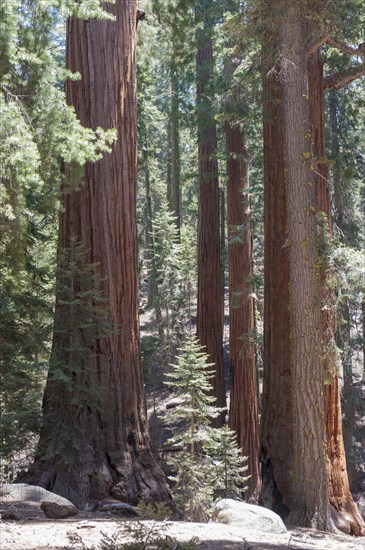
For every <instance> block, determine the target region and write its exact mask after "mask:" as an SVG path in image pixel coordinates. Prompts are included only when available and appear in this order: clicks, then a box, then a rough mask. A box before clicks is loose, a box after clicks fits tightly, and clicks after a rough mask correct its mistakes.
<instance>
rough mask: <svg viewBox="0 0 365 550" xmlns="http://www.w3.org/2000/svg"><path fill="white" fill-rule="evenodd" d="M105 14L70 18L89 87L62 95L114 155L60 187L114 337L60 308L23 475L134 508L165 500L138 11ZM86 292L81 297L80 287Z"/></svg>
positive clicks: (74, 58)
mask: <svg viewBox="0 0 365 550" xmlns="http://www.w3.org/2000/svg"><path fill="white" fill-rule="evenodd" d="M105 9H107V10H108V11H111V12H112V13H114V14H115V15H116V22H111V21H105V20H104V21H96V20H90V21H82V20H79V19H71V20H70V21H69V22H68V30H67V67H68V68H69V69H70V70H72V71H73V72H76V71H78V72H80V73H81V75H82V80H80V81H68V83H67V98H68V101H69V103H71V104H73V105H75V108H76V112H77V115H78V117H79V118H80V120H81V123H82V124H83V125H84V126H89V127H92V128H94V129H96V128H97V127H98V126H101V127H103V128H116V129H117V132H118V140H117V141H116V142H115V144H114V145H113V148H112V152H111V153H110V154H105V155H104V157H103V158H102V159H101V160H100V161H98V162H96V163H94V164H88V165H87V166H86V168H85V171H84V177H83V180H84V181H83V185H82V186H81V188H80V189H79V190H75V189H72V188H69V189H67V188H66V186H65V188H64V192H63V195H62V203H63V212H62V214H61V217H60V229H59V249H60V251H62V250H68V249H70V242H72V241H73V240H75V239H76V240H77V241H78V242H80V243H81V244H82V246H83V250H84V251H85V261H86V263H87V264H90V265H92V267H91V268H90V269H91V270H92V271H94V272H95V276H96V279H97V280H98V281H99V285H100V290H101V293H102V296H103V297H104V299H105V300H106V304H107V308H108V316H109V321H110V323H111V324H112V325H113V326H114V327H115V326H116V327H118V330H117V331H113V332H112V333H110V334H108V335H107V336H104V337H100V336H99V335H98V334H97V333H95V334H94V336H93V337H92V338H89V339H88V338H86V337H85V329H83V328H82V324H83V319H82V318H81V319H77V318H76V317H75V315H76V313H75V311H76V308H74V305H73V304H71V305H68V304H67V303H62V302H61V301H60V300H58V302H57V305H56V322H55V335H54V341H53V351H52V357H53V361H52V363H51V368H50V372H49V377H48V382H47V387H46V391H45V396H44V404H43V407H44V423H43V428H42V431H41V437H40V444H39V448H38V452H37V456H36V459H35V463H34V465H33V466H32V468H31V470H30V472H29V474H28V476H27V481H28V482H30V483H36V484H39V485H41V486H43V487H45V488H47V489H50V490H53V491H55V492H56V493H58V494H60V495H63V496H65V497H67V498H69V499H70V500H71V501H73V502H74V503H75V504H77V505H79V506H80V505H83V504H84V503H85V501H87V500H90V499H99V498H103V497H106V496H107V495H112V496H114V497H115V498H118V499H121V500H124V501H128V502H137V501H138V500H140V499H143V500H153V501H155V500H161V499H169V492H168V489H167V485H166V482H165V479H164V476H163V474H162V472H161V470H160V469H159V468H158V467H157V465H156V463H155V460H154V458H153V456H152V453H151V449H150V441H149V436H148V431H147V417H146V405H145V396H144V388H143V378H142V365H141V359H140V342H139V313H138V307H139V299H138V277H137V231H136V185H137V173H136V169H137V157H136V144H137V139H136V137H137V136H136V128H137V101H136V63H135V49H136V15H137V3H136V2H135V1H134V0H131V1H130V2H127V3H125V2H119V1H118V2H116V4H115V5H111V4H106V5H105ZM79 289H80V290H81V291H82V290H83V286H82V281H80V284H79ZM74 290H76V289H74ZM85 290H87V289H85ZM86 299H87V298H86ZM90 300H91V301H92V300H93V298H92V297H91V298H90ZM81 311H82V310H81ZM66 321H67V322H68V325H69V326H70V327H71V331H67V330H66V327H67V325H66ZM85 321H87V319H85ZM77 323H78V325H77ZM76 325H77V326H78V327H79V328H78V329H77V333H78V337H79V340H80V342H82V343H83V345H84V346H85V355H84V357H85V359H83V356H82V355H81V356H80V360H79V361H78V362H77V363H75V362H73V359H72V354H74V353H75V350H74V349H73V341H72V339H73V337H74V335H75V330H74V329H73V328H72V327H75V326H76ZM70 365H74V368H73V370H72V372H70V368H69V367H70ZM80 388H83V393H80ZM94 394H97V396H96V397H95V398H93V395H94ZM85 396H87V399H86V397H85Z"/></svg>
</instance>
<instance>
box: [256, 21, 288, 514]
mask: <svg viewBox="0 0 365 550" xmlns="http://www.w3.org/2000/svg"><path fill="white" fill-rule="evenodd" d="M269 32H270V33H271V29H270V31H269ZM263 58H264V59H263V61H264V67H265V76H264V82H263V126H264V237H265V238H264V242H265V248H264V279H265V281H264V308H265V309H264V378H263V396H262V415H261V453H262V455H261V460H262V491H261V495H260V500H261V502H262V504H264V505H265V506H267V507H268V508H271V509H272V510H274V511H275V512H277V513H279V514H280V515H281V516H283V517H285V516H286V515H287V513H288V508H287V507H286V505H285V501H286V494H287V493H288V492H289V487H290V482H291V480H290V477H289V476H288V475H287V471H288V470H287V465H289V464H291V462H292V452H293V450H292V446H291V445H290V443H289V444H288V442H291V441H292V421H291V415H292V410H291V407H290V400H289V396H290V391H291V389H290V388H291V357H290V342H289V307H288V306H289V258H288V235H287V213H286V187H285V164H284V134H283V124H282V119H283V113H282V83H281V81H280V79H279V76H278V74H277V71H276V70H275V61H276V57H275V49H274V48H271V49H270V50H269V49H266V48H265V49H264V51H263Z"/></svg>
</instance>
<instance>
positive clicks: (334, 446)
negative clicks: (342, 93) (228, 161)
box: [308, 50, 365, 535]
mask: <svg viewBox="0 0 365 550" xmlns="http://www.w3.org/2000/svg"><path fill="white" fill-rule="evenodd" d="M308 77H309V100H310V112H311V126H312V146H313V152H314V155H315V166H316V170H315V188H316V209H317V212H319V213H322V214H324V216H325V218H324V219H325V220H327V222H326V225H325V226H324V227H322V231H325V232H326V233H327V237H328V239H330V238H331V220H330V200H329V186H328V162H326V146H325V118H324V86H323V62H322V60H321V55H320V51H319V50H317V51H316V52H314V53H313V54H312V55H311V56H310V58H309V60H308ZM338 184H339V180H338V178H337V175H336V178H335V196H336V195H337V194H338V193H339V190H338ZM336 187H337V189H336ZM340 205H341V203H340V204H338V205H336V206H337V207H339V211H340V212H341V206H340ZM323 237H324V235H322V236H321V239H322V240H323ZM320 253H321V252H320ZM322 253H323V251H322ZM327 275H328V273H327V270H326V271H325V272H322V273H321V283H322V303H323V304H325V305H326V307H324V308H322V339H323V346H324V368H325V373H326V382H327V384H326V386H325V401H326V440H327V455H328V461H329V497H330V503H331V515H332V519H333V521H334V523H335V525H336V526H337V527H338V528H339V529H340V530H342V531H345V532H349V533H353V534H355V535H359V534H361V532H363V531H364V532H365V524H364V521H363V520H362V518H361V516H360V514H359V512H358V509H357V506H356V504H355V503H354V501H353V498H352V495H351V492H350V488H349V481H348V474H347V466H346V455H345V447H344V441H343V435H342V412H341V400H340V392H339V387H338V374H337V369H336V362H337V360H336V354H335V351H334V349H335V342H336V315H335V304H334V302H335V299H334V296H333V293H332V292H330V291H329V290H328V289H327V287H326V277H327ZM345 368H346V365H345ZM347 368H348V365H347ZM350 368H351V367H350ZM348 412H349V413H350V415H351V414H352V413H351V411H350V410H349V411H348ZM349 427H350V423H349Z"/></svg>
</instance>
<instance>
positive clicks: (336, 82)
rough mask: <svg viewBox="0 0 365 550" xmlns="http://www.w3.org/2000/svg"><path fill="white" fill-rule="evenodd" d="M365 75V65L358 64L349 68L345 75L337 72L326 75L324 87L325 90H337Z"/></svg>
mask: <svg viewBox="0 0 365 550" xmlns="http://www.w3.org/2000/svg"><path fill="white" fill-rule="evenodd" d="M364 74H365V63H358V64H356V65H353V66H352V67H349V69H347V70H346V71H344V72H343V73H339V72H338V71H335V72H334V73H331V74H328V75H325V77H324V79H323V87H324V89H325V90H327V89H331V88H335V89H336V90H338V89H340V88H343V87H344V86H346V85H347V84H349V83H350V82H353V81H354V80H356V79H357V78H360V77H361V76H363V75H364Z"/></svg>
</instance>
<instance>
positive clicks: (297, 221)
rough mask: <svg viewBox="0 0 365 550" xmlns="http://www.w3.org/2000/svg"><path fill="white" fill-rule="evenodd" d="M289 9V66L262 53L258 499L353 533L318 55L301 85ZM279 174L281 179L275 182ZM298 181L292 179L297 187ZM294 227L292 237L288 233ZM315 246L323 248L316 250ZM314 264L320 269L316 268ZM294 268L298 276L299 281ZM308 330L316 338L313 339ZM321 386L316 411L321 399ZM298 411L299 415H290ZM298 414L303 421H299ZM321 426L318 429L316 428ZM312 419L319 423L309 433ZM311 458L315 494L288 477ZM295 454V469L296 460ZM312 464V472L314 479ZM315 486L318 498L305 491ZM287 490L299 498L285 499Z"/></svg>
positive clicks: (285, 37) (297, 21)
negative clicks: (328, 250) (328, 243)
mask: <svg viewBox="0 0 365 550" xmlns="http://www.w3.org/2000/svg"><path fill="white" fill-rule="evenodd" d="M298 6H299V4H298ZM290 10H291V13H290V17H287V14H286V16H285V18H284V20H282V21H281V25H282V28H281V38H282V53H283V57H282V59H283V61H284V62H285V60H287V59H288V60H289V63H287V65H285V66H284V71H283V70H281V72H280V76H281V77H282V78H281V81H280V80H279V78H278V75H279V73H278V66H277V65H275V64H274V58H275V55H273V56H272V57H270V56H268V58H267V60H266V66H267V68H268V69H269V71H268V74H267V77H266V80H265V85H264V115H265V119H264V142H265V147H264V152H265V325H264V342H265V372H264V398H263V414H262V453H263V456H262V458H263V491H262V500H263V502H264V503H266V504H267V505H269V506H270V507H272V508H274V509H276V511H278V512H279V513H281V514H282V515H283V516H285V515H286V514H287V513H288V511H290V516H289V521H290V520H294V521H296V522H300V523H306V522H307V523H311V524H314V525H317V526H322V528H323V527H327V528H330V526H331V522H330V521H329V520H328V513H327V507H328V502H327V501H329V502H330V503H331V508H330V511H331V515H332V519H333V521H334V524H335V525H337V526H338V527H340V528H341V529H343V530H345V531H348V532H350V531H351V532H353V533H355V534H360V533H361V529H362V526H361V518H360V519H359V515H358V512H357V510H356V506H355V505H354V503H353V501H352V497H351V494H350V492H349V490H348V481H347V473H346V462H345V456H344V452H343V442H342V426H341V420H342V418H341V407H340V401H339V392H338V380H337V376H336V374H335V369H334V357H333V354H332V353H331V352H330V350H331V345H330V344H331V339H333V336H334V331H335V327H334V322H333V319H334V317H333V303H332V297H331V295H330V294H329V293H328V291H326V290H325V282H326V277H325V275H326V273H325V272H324V271H323V265H324V263H323V261H322V260H323V258H322V259H321V257H320V256H319V257H318V253H320V252H321V248H322V247H323V243H324V242H325V240H326V233H328V226H329V194H328V181H327V163H326V162H325V144H324V111H323V109H324V103H323V99H324V98H323V87H322V84H323V82H322V64H321V61H320V57H319V52H316V53H315V54H314V55H312V56H311V57H310V59H309V61H308V67H307V69H308V84H307V85H306V75H307V70H306V64H305V60H306V55H305V50H304V48H303V44H306V43H308V36H305V32H308V29H307V31H305V27H306V25H307V24H306V23H305V21H304V20H303V19H301V16H300V12H299V11H298V12H295V10H294V9H293V6H291V7H290ZM295 27H296V29H295ZM296 37H297V40H296ZM285 46H286V47H285ZM288 46H290V47H289V48H288ZM285 52H287V53H285ZM285 68H287V71H285ZM296 71H297V72H296ZM295 72H296V74H295ZM282 97H283V101H281V98H282ZM307 98H308V99H309V105H308V101H307ZM303 100H305V101H303ZM294 114H295V115H296V116H299V117H300V120H301V121H302V123H301V124H299V119H298V120H297V123H296V122H295V118H294V116H293V115H294ZM296 126H297V129H295V127H296ZM282 129H283V130H284V134H285V140H284V141H283V139H282V134H281V130H282ZM309 139H310V144H309V142H308V140H309ZM283 143H284V144H285V151H284V150H283V147H282V144H283ZM284 155H285V156H284ZM284 158H285V159H286V165H287V166H286V168H285V165H284ZM300 158H302V165H300V162H299V161H300ZM306 159H308V160H310V165H311V167H312V170H310V171H309V172H308V166H306V164H305V161H306ZM305 172H306V174H305ZM285 174H286V178H287V182H286V186H284V185H283V182H284V178H285ZM301 181H302V185H301V186H300V187H297V186H298V185H299V184H300V182H301ZM300 203H302V205H301V204H300ZM303 204H304V208H305V216H304V215H303ZM300 207H301V208H302V211H301V210H300ZM319 212H322V213H324V214H325V215H326V217H327V221H326V218H324V217H323V216H319V215H318V213H319ZM313 214H315V216H313ZM275 232H276V233H275ZM301 233H302V237H301V239H299V240H298V238H299V237H300V234H301ZM275 235H276V236H275ZM300 241H302V246H300V244H301V243H300ZM314 241H315V242H314ZM313 244H314V245H315V246H313ZM301 251H303V252H301ZM304 252H305V253H304ZM322 253H325V251H323V250H322ZM316 257H317V260H316ZM306 264H307V265H306ZM315 264H317V266H318V267H320V269H319V270H318V268H317V267H316V266H315ZM298 267H299V270H298ZM308 268H309V270H308ZM316 271H317V273H316ZM303 275H304V276H305V277H306V280H307V283H305V282H304V283H302V282H301V277H303ZM308 280H309V281H311V280H312V284H310V286H311V289H310V290H311V293H312V294H311V295H310V294H308V290H307V291H306V295H307V297H306V300H304V299H303V301H302V296H303V288H305V284H308ZM298 281H299V285H300V286H299V288H298V286H297V285H298ZM307 289H308V287H307ZM289 292H290V293H289ZM301 294H302V296H301ZM308 297H310V298H309V302H308ZM324 300H325V301H326V303H327V307H328V309H327V308H324V309H323V310H322V312H321V311H318V305H320V304H323V301H324ZM306 302H307V308H306V309H307V312H306V311H305V310H304V313H305V316H304V317H300V315H298V313H300V312H301V311H302V312H303V306H304V307H305V304H306ZM320 307H321V306H320ZM309 323H310V324H311V326H309ZM313 327H314V328H315V332H314V333H312V334H311V330H313ZM318 335H320V336H321V339H322V342H319V340H318ZM314 346H315V347H316V349H317V353H319V355H318V359H317V360H316V358H315V355H313V347H314ZM301 347H302V350H301ZM286 356H287V357H286ZM298 367H299V368H300V371H298ZM321 372H322V374H321ZM321 377H322V384H324V383H325V381H326V382H331V383H330V384H328V383H327V384H326V385H325V389H324V390H323V389H322V391H321V390H320V378H321ZM323 393H325V405H324V408H322V407H323V398H321V395H322V394H323ZM315 394H317V398H315ZM316 402H317V403H318V406H317V405H316ZM311 403H312V404H311ZM320 409H322V413H321V414H319V410H320ZM298 411H299V414H300V415H302V419H300V418H299V419H298ZM316 416H317V420H315V417H316ZM303 419H306V420H305V422H304V423H303ZM298 420H299V422H298ZM324 423H325V426H326V432H325V434H324V433H322V431H323V427H324ZM316 425H317V426H319V425H320V426H319V430H318V428H317V427H315V426H316ZM316 430H318V431H317V433H316ZM311 433H313V439H312V436H311ZM286 438H287V439H286ZM298 438H299V445H298ZM308 438H309V442H308ZM318 438H319V439H318ZM311 439H312V440H313V442H315V440H316V439H317V443H318V441H319V442H321V441H322V443H321V444H322V445H323V443H324V442H325V441H326V444H327V461H328V467H327V475H326V477H328V482H327V483H328V493H327V495H326V497H325V496H324V495H325V492H324V487H325V486H326V480H325V478H324V474H323V472H326V468H325V467H324V463H323V455H322V454H321V451H320V449H319V448H318V447H317V449H314V448H313V447H312V449H311V451H310V453H311V458H310V459H309V457H308V455H307V452H308V449H309V448H310V447H311ZM288 441H289V442H290V444H288ZM299 452H300V453H304V454H305V457H304V458H302V459H299V456H300V454H299ZM313 456H317V459H318V466H313V467H314V470H313V473H312V474H311V475H312V476H313V477H315V479H316V480H317V481H316V483H318V488H319V489H320V491H317V489H316V488H315V487H314V486H313V485H310V484H307V483H305V485H306V491H302V490H301V489H299V488H298V487H299V486H300V484H299V486H298V482H295V477H294V476H295V475H296V477H297V479H300V478H301V477H302V481H301V483H304V478H303V476H304V475H309V474H308V473H307V474H306V471H308V469H309V470H310V464H309V461H312V460H313ZM298 460H299V461H300V463H301V466H300V468H298V466H297V463H298ZM296 469H297V471H296ZM317 469H318V472H320V478H319V481H318V473H317ZM294 488H295V491H294V492H293V493H292V492H291V491H292V490H293V489H294ZM316 491H317V492H318V495H317V496H316V497H315V498H313V494H314V493H315V492H316ZM295 493H297V495H299V497H297V498H295ZM303 504H304V506H303ZM304 510H305V512H304V514H303V511H304ZM344 520H345V521H344ZM332 525H333V524H332Z"/></svg>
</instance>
